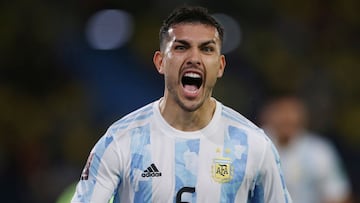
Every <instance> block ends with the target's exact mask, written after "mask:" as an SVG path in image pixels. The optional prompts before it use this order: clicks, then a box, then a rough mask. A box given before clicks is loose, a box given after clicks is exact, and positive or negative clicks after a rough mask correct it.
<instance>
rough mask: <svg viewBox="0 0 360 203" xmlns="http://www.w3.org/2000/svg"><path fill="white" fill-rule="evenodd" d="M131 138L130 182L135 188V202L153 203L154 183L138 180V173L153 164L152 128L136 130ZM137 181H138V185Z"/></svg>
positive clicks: (147, 180) (148, 179)
mask: <svg viewBox="0 0 360 203" xmlns="http://www.w3.org/2000/svg"><path fill="white" fill-rule="evenodd" d="M130 136H131V143H130V145H131V146H130V149H131V162H130V182H131V185H132V186H133V187H134V188H133V189H134V191H135V196H134V202H144V203H147V202H148V203H151V201H152V197H151V194H152V181H151V178H147V179H145V180H138V179H137V178H136V176H137V175H139V174H138V173H139V172H140V173H141V172H142V171H143V170H144V169H145V168H146V167H148V166H150V164H151V151H150V149H149V147H148V146H149V144H150V127H149V125H145V126H141V127H138V128H134V129H132V130H131V132H130ZM135 181H138V183H136V182H135Z"/></svg>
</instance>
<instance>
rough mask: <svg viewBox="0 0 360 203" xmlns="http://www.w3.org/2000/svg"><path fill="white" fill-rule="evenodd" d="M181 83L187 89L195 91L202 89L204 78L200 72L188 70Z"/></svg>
mask: <svg viewBox="0 0 360 203" xmlns="http://www.w3.org/2000/svg"><path fill="white" fill-rule="evenodd" d="M181 83H182V85H183V87H184V88H185V89H186V90H187V91H190V92H194V91H197V90H198V89H200V87H201V85H202V83H203V79H202V77H201V75H200V74H198V73H194V72H188V73H185V74H184V76H183V77H182V78H181Z"/></svg>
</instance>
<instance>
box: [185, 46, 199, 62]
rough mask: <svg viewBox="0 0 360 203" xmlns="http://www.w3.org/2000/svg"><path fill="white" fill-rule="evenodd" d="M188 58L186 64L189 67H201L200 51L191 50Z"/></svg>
mask: <svg viewBox="0 0 360 203" xmlns="http://www.w3.org/2000/svg"><path fill="white" fill-rule="evenodd" d="M188 53H189V55H188V57H187V61H186V64H187V65H197V66H199V65H201V53H200V50H198V49H191V50H190V51H189V52H188Z"/></svg>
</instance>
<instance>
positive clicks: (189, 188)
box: [176, 187, 195, 203]
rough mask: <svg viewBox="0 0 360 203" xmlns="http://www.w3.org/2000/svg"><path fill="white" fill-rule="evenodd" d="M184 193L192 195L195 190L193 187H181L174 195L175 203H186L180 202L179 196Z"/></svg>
mask: <svg viewBox="0 0 360 203" xmlns="http://www.w3.org/2000/svg"><path fill="white" fill-rule="evenodd" d="M185 192H189V193H194V192H195V188H194V187H183V188H181V189H180V190H179V192H178V193H177V194H176V203H188V202H183V201H181V195H182V194H183V193H185Z"/></svg>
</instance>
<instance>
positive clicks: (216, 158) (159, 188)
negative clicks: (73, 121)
mask: <svg viewBox="0 0 360 203" xmlns="http://www.w3.org/2000/svg"><path fill="white" fill-rule="evenodd" d="M159 101H160V100H157V101H155V102H153V103H151V104H148V105H147V106H144V107H142V108H141V109H139V110H137V111H135V112H133V113H130V114H129V115H127V116H125V117H124V118H122V119H120V120H119V121H117V122H115V123H114V124H113V125H112V126H111V127H110V128H109V129H108V130H107V132H106V134H105V135H104V136H103V137H102V138H101V139H100V140H99V141H98V142H97V144H96V145H95V146H94V148H93V150H92V151H91V153H90V156H89V158H88V162H87V164H86V166H85V168H84V171H83V174H82V176H81V180H80V181H79V183H78V185H77V189H76V193H75V195H74V197H73V199H72V202H96V203H101V202H108V201H109V199H110V198H111V197H112V196H114V202H121V203H171V202H173V203H178V202H189V203H195V202H198V203H200V202H201V203H208V202H211V203H231V202H238V203H263V202H266V203H283V202H284V203H285V202H291V198H290V196H289V194H288V192H287V189H286V186H285V183H284V178H283V176H282V172H281V169H280V160H279V156H278V153H277V151H276V149H275V147H274V145H273V144H272V142H271V141H270V139H269V138H268V137H267V136H266V135H265V134H264V133H263V131H262V130H261V129H259V128H258V127H256V126H255V125H254V124H253V123H251V122H250V121H249V120H247V119H246V118H245V117H243V116H242V115H240V114H239V113H237V112H236V111H234V110H232V109H230V108H228V107H226V106H224V105H222V104H221V103H220V102H218V101H216V110H215V113H214V116H213V118H212V120H211V121H210V123H209V124H208V125H207V126H206V127H205V128H203V129H201V130H198V131H193V132H183V131H179V130H177V129H175V128H173V127H171V126H170V125H169V124H168V123H167V122H166V121H165V120H164V118H163V117H162V116H161V114H160V110H159Z"/></svg>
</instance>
